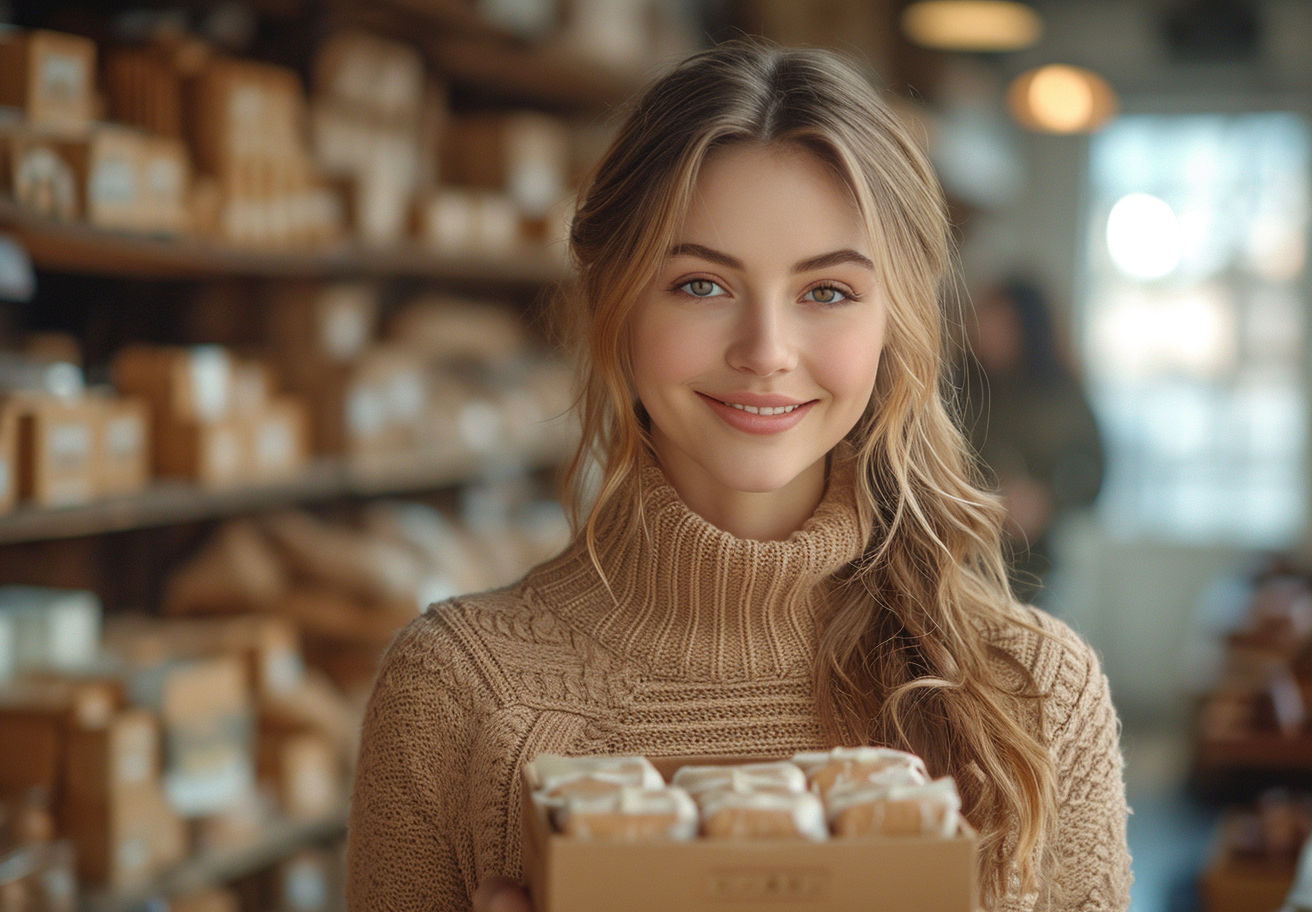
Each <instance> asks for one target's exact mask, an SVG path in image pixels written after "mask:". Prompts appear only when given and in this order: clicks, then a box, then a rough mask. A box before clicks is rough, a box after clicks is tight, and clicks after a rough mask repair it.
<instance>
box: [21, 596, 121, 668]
mask: <svg viewBox="0 0 1312 912" xmlns="http://www.w3.org/2000/svg"><path fill="white" fill-rule="evenodd" d="M0 614H3V615H4V616H5V617H6V618H8V619H9V621H10V622H11V623H12V625H13V627H12V629H13V633H14V654H15V665H16V667H17V670H18V671H19V672H26V671H76V670H78V669H85V668H89V667H91V666H92V665H93V664H94V662H95V660H96V658H97V656H98V655H99V650H100V637H101V626H102V623H103V618H104V611H103V608H102V607H101V604H100V599H99V598H97V597H96V595H95V593H93V592H87V591H84V590H79V589H50V588H46V587H42V586H0Z"/></svg>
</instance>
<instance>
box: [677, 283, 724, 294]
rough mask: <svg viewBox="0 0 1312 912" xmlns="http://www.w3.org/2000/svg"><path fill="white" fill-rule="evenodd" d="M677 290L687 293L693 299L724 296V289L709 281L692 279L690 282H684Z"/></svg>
mask: <svg viewBox="0 0 1312 912" xmlns="http://www.w3.org/2000/svg"><path fill="white" fill-rule="evenodd" d="M679 290H680V291H685V292H687V293H688V294H690V295H692V296H693V297H694V298H713V297H716V296H717V295H721V294H724V289H723V288H721V287H720V286H719V284H718V283H716V282H712V281H711V280H710V279H693V280H692V281H691V282H684V283H683V284H682V285H680V286H679Z"/></svg>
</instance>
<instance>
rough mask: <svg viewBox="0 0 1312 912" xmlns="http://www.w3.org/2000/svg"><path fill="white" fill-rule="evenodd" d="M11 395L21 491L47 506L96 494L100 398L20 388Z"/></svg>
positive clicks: (23, 496)
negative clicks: (15, 415) (29, 391)
mask: <svg viewBox="0 0 1312 912" xmlns="http://www.w3.org/2000/svg"><path fill="white" fill-rule="evenodd" d="M11 401H12V402H13V404H14V407H15V408H16V410H17V412H18V479H19V480H18V493H19V497H20V498H21V499H23V500H31V501H33V502H35V503H36V504H38V505H40V506H43V507H63V506H70V505H74V504H83V503H87V502H88V501H91V500H93V499H95V497H96V496H97V494H98V493H99V492H98V491H97V489H96V481H97V477H98V470H97V467H96V464H95V435H96V425H97V424H98V418H99V414H98V409H97V408H96V407H95V404H94V403H93V402H91V401H90V400H89V399H86V398H76V399H66V398H63V397H59V396H51V395H45V394H20V395H18V396H15V397H14V398H13V399H12V400H11Z"/></svg>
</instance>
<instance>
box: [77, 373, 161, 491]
mask: <svg viewBox="0 0 1312 912" xmlns="http://www.w3.org/2000/svg"><path fill="white" fill-rule="evenodd" d="M92 401H94V402H95V404H96V405H97V407H98V408H99V410H100V420H99V422H98V423H97V425H96V439H95V458H94V461H95V465H96V471H97V473H98V474H97V478H96V490H97V491H98V492H99V493H100V495H101V496H105V497H112V496H115V495H120V494H133V493H136V492H138V491H141V490H142V489H144V488H145V487H146V485H147V484H148V483H149V481H150V464H151V458H150V409H149V407H148V406H147V405H146V402H145V400H144V399H137V398H128V397H111V396H106V397H101V398H95V399H93V400H92Z"/></svg>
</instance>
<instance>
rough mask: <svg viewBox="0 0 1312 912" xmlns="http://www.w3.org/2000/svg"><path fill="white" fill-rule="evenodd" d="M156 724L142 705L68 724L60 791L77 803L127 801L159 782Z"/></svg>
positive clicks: (158, 748) (157, 727)
mask: <svg viewBox="0 0 1312 912" xmlns="http://www.w3.org/2000/svg"><path fill="white" fill-rule="evenodd" d="M159 753H160V733H159V723H158V722H157V721H156V719H155V716H154V714H153V713H151V712H149V711H147V710H144V709H127V710H123V711H122V712H119V713H117V714H115V715H114V716H113V718H111V719H110V720H109V721H108V723H107V724H105V725H98V726H86V725H78V724H74V725H71V726H70V727H69V729H68V743H67V755H66V758H65V763H64V794H65V795H67V796H69V797H71V798H75V799H78V800H80V801H83V802H92V803H109V802H114V801H119V800H128V801H130V800H131V799H132V797H133V796H134V795H136V794H138V793H139V790H140V789H142V788H143V787H149V788H158V787H159V773H160V768H159Z"/></svg>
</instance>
